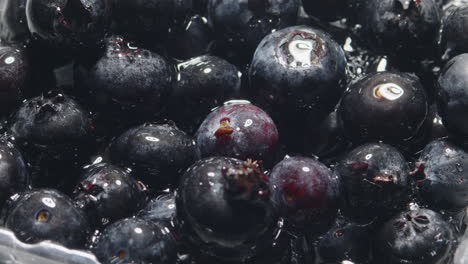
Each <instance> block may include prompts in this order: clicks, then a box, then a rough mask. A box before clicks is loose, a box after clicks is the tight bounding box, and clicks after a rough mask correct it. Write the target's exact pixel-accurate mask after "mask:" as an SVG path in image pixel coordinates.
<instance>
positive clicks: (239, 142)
mask: <svg viewBox="0 0 468 264" xmlns="http://www.w3.org/2000/svg"><path fill="white" fill-rule="evenodd" d="M278 137H279V136H278V131H277V129H276V126H275V123H274V122H273V120H271V118H270V117H269V116H268V114H267V113H265V112H264V111H263V110H262V109H260V108H258V107H256V106H254V105H252V104H250V103H248V102H247V101H232V102H231V103H229V102H228V103H227V104H225V105H224V106H221V107H220V108H218V109H216V110H214V111H213V112H212V113H210V114H209V115H208V116H207V117H206V119H205V121H203V123H202V124H201V125H200V128H199V129H198V131H197V133H196V135H195V139H196V142H197V146H198V148H199V150H200V153H201V155H202V157H210V156H227V157H234V158H239V159H256V160H262V161H264V162H265V165H271V162H273V159H274V158H275V154H276V153H275V152H276V150H277V145H278Z"/></svg>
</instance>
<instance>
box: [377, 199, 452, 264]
mask: <svg viewBox="0 0 468 264" xmlns="http://www.w3.org/2000/svg"><path fill="white" fill-rule="evenodd" d="M453 243H454V233H453V231H452V229H451V226H450V224H448V223H447V222H445V221H444V220H443V218H442V216H441V215H440V214H438V213H436V212H434V211H431V210H428V209H420V208H415V209H410V210H406V211H403V212H402V213H400V214H398V215H397V216H395V217H394V218H392V219H391V220H390V221H388V222H387V223H386V224H385V225H384V226H383V227H382V229H381V230H380V231H379V233H378V234H377V239H376V241H375V244H374V249H375V252H374V255H375V257H376V259H377V261H378V262H379V263H385V264H387V263H392V264H393V263H409V264H422V263H424V264H442V263H447V261H448V259H449V254H450V253H451V250H452V248H453V246H454V245H453Z"/></svg>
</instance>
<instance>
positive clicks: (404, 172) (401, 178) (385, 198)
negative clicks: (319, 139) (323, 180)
mask: <svg viewBox="0 0 468 264" xmlns="http://www.w3.org/2000/svg"><path fill="white" fill-rule="evenodd" d="M336 172H337V173H338V175H339V176H340V177H341V181H342V187H343V192H344V193H343V203H344V205H343V211H344V213H345V215H349V216H351V217H352V218H354V219H356V220H358V221H364V222H367V221H368V220H373V219H375V218H384V219H385V218H386V217H388V216H391V215H392V214H393V213H395V212H398V211H399V210H401V209H402V208H403V207H404V206H405V204H406V202H408V201H409V198H410V191H411V187H410V180H409V175H408V173H409V168H408V165H407V163H406V160H405V158H404V157H403V155H402V154H401V153H400V152H398V150H396V149H395V148H393V147H391V146H389V145H385V144H382V143H368V144H365V145H362V146H359V147H357V148H355V149H354V150H352V151H351V152H349V153H348V154H347V155H345V156H344V157H343V159H342V160H341V161H339V162H338V163H337V165H336Z"/></svg>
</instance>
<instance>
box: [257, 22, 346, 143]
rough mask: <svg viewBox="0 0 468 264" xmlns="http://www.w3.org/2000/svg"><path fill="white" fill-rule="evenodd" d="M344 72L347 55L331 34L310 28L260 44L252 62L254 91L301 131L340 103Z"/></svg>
mask: <svg viewBox="0 0 468 264" xmlns="http://www.w3.org/2000/svg"><path fill="white" fill-rule="evenodd" d="M345 70H346V58H345V54H344V52H343V50H342V49H341V47H340V46H339V45H338V43H336V42H335V41H334V40H333V39H332V38H331V37H330V35H328V34H327V33H325V32H323V31H321V30H317V29H314V28H310V27H307V26H296V27H289V28H286V29H282V30H279V31H276V32H274V33H272V34H270V35H268V36H267V37H265V38H264V39H263V40H262V42H261V43H260V44H259V46H258V48H257V50H256V51H255V55H254V57H253V60H252V64H251V66H250V72H249V78H250V91H249V93H250V94H251V96H252V97H253V101H254V102H257V103H259V105H260V106H262V107H265V109H267V110H268V112H271V113H272V114H273V117H274V119H275V121H277V120H279V119H281V120H283V121H284V122H285V123H286V125H279V126H280V127H283V126H285V127H286V128H290V127H292V126H294V128H297V129H296V131H295V133H298V132H299V131H301V130H303V129H304V124H306V123H307V122H308V120H307V118H308V117H307V116H308V115H313V116H314V117H316V118H314V119H318V120H322V119H324V118H325V117H326V116H327V115H328V114H329V113H330V112H331V111H332V109H333V107H335V105H336V104H337V103H338V100H339V98H340V97H341V95H342V93H343V92H344V90H345V80H346V73H345ZM269 109H271V110H269ZM277 116H278V117H277ZM280 130H281V129H280ZM282 133H283V132H282ZM288 136H289V135H288ZM295 136H296V135H293V137H295Z"/></svg>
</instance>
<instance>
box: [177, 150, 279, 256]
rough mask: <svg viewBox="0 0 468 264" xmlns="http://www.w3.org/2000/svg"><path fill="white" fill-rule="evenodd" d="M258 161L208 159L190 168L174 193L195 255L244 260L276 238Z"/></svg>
mask: <svg viewBox="0 0 468 264" xmlns="http://www.w3.org/2000/svg"><path fill="white" fill-rule="evenodd" d="M265 180H266V178H265V176H264V175H263V172H262V171H261V169H260V167H259V166H258V164H257V163H256V162H252V161H247V162H244V163H243V162H242V161H240V160H237V159H234V158H225V157H212V158H207V159H203V160H200V161H198V162H196V163H195V164H194V165H193V166H191V167H190V168H189V169H188V170H187V172H186V173H185V174H184V176H183V177H182V181H181V183H180V186H179V190H178V192H177V198H176V203H177V214H178V217H179V220H180V221H182V222H181V223H182V227H183V230H184V233H185V234H186V237H187V239H188V240H189V241H191V243H192V244H194V246H195V247H197V251H201V252H202V253H204V254H206V255H208V256H212V257H216V258H219V259H226V260H231V261H233V260H236V261H241V260H248V259H251V258H252V257H253V256H255V255H256V254H258V252H259V251H260V250H261V249H262V248H264V247H265V246H267V245H268V242H269V241H270V240H268V239H273V238H274V234H273V233H274V232H273V231H272V228H274V227H275V225H276V221H277V218H276V217H275V214H274V210H273V207H272V206H271V204H270V203H269V195H268V190H267V188H268V187H267V185H266V182H265Z"/></svg>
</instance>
